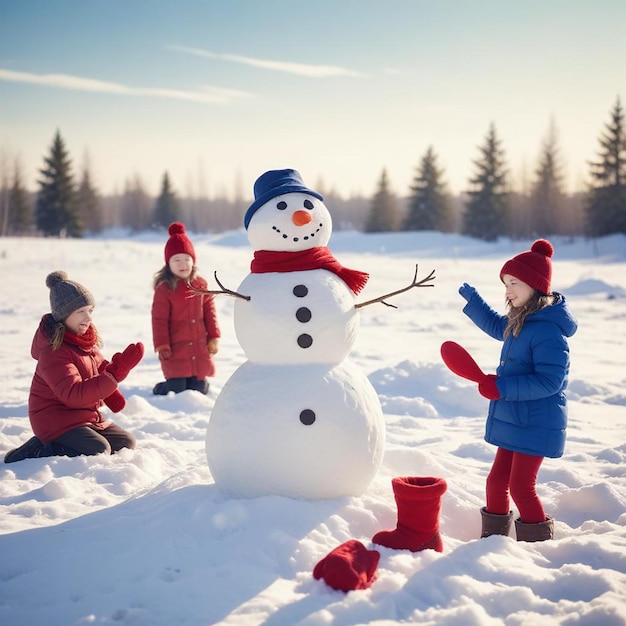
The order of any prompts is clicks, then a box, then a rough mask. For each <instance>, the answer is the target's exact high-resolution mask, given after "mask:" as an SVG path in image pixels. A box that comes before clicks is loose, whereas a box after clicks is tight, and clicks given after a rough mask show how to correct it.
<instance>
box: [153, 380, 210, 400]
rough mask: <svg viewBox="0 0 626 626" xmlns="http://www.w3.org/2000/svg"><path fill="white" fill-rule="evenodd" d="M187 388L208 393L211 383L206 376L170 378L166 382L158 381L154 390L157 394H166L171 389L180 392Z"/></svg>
mask: <svg viewBox="0 0 626 626" xmlns="http://www.w3.org/2000/svg"><path fill="white" fill-rule="evenodd" d="M185 389H192V390H193V391H199V392H200V393H204V394H207V393H208V392H209V383H208V381H207V380H206V379H205V378H202V379H198V378H196V377H195V376H189V377H188V378H168V379H167V380H166V381H165V382H162V383H157V384H156V385H155V386H154V389H153V390H152V393H154V394H155V395H157V396H166V395H167V394H168V393H169V392H170V391H173V392H174V393H180V392H181V391H185Z"/></svg>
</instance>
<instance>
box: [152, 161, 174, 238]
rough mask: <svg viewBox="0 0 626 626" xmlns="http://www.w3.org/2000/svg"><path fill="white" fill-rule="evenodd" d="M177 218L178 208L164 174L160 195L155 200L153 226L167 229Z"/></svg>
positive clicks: (168, 179) (167, 178)
mask: <svg viewBox="0 0 626 626" xmlns="http://www.w3.org/2000/svg"><path fill="white" fill-rule="evenodd" d="M179 216H180V207H179V205H178V201H177V200H176V195H175V194H174V191H173V190H172V185H171V183H170V177H169V175H168V173H167V172H165V174H163V180H162V182H161V194H160V195H159V197H158V198H157V201H156V206H155V207H154V224H155V225H157V226H163V227H164V228H167V227H168V226H169V225H170V224H171V223H172V222H176V221H177V220H178V219H179Z"/></svg>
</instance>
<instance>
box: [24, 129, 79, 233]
mask: <svg viewBox="0 0 626 626" xmlns="http://www.w3.org/2000/svg"><path fill="white" fill-rule="evenodd" d="M44 162H45V167H44V169H42V170H40V173H41V175H42V177H43V178H42V179H41V180H40V181H39V194H38V196H37V209H36V216H35V217H36V223H37V228H38V229H39V230H40V231H41V232H42V233H43V234H44V235H46V236H53V237H58V236H65V235H67V236H68V237H80V236H81V235H82V226H81V224H80V220H79V218H78V212H77V209H76V192H75V190H74V182H73V177H72V172H71V165H72V163H71V160H70V158H69V155H68V152H67V150H66V148H65V143H64V141H63V139H62V138H61V133H60V132H59V131H57V132H56V135H55V136H54V140H53V142H52V147H51V149H50V156H48V157H45V158H44Z"/></svg>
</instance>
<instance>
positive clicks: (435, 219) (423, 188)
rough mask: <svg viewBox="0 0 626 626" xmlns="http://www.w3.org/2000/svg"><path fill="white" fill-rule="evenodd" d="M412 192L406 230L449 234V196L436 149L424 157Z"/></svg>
mask: <svg viewBox="0 0 626 626" xmlns="http://www.w3.org/2000/svg"><path fill="white" fill-rule="evenodd" d="M411 192H412V193H411V197H410V198H409V207H408V213H407V216H406V219H405V220H404V224H403V226H402V229H403V230H438V231H446V230H447V229H448V227H449V219H450V208H449V204H448V193H447V191H446V186H445V183H444V182H443V171H442V170H440V169H439V168H438V167H437V156H436V155H435V152H434V151H433V148H432V146H430V147H429V148H428V150H427V151H426V154H425V155H424V156H423V157H422V161H421V163H420V165H419V167H418V169H417V173H416V175H415V178H414V179H413V185H412V186H411Z"/></svg>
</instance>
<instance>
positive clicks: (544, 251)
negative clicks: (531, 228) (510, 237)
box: [500, 239, 554, 295]
mask: <svg viewBox="0 0 626 626" xmlns="http://www.w3.org/2000/svg"><path fill="white" fill-rule="evenodd" d="M553 254H554V248H553V247H552V244H551V243H550V242H549V241H548V240H547V239H537V241H535V243H533V245H532V246H530V250H529V251H527V252H522V253H521V254H518V255H517V256H515V257H513V258H512V259H510V260H509V261H507V262H506V263H505V264H504V266H503V267H502V269H501V270H500V280H502V277H503V276H504V275H505V274H510V275H511V276H515V278H518V279H519V280H521V281H522V282H524V283H526V284H527V285H529V286H531V287H532V288H533V289H536V290H537V291H538V292H539V293H542V294H544V295H548V294H549V293H550V292H551V287H550V281H551V280H552V260H551V259H552V255H553Z"/></svg>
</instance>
